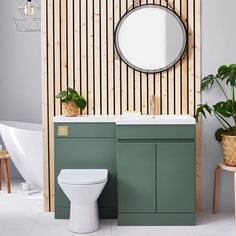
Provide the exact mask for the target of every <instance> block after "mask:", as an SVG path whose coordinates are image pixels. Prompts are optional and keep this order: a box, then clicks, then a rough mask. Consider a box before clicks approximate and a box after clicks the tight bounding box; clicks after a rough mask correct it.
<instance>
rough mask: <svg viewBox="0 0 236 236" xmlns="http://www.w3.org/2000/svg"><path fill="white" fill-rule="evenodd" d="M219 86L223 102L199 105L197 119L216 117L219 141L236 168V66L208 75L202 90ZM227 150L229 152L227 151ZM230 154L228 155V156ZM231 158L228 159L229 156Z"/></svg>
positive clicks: (227, 66)
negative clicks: (208, 116) (219, 125)
mask: <svg viewBox="0 0 236 236" xmlns="http://www.w3.org/2000/svg"><path fill="white" fill-rule="evenodd" d="M215 85H216V86H218V87H219V89H220V90H221V91H222V93H223V95H224V100H223V101H217V103H216V104H214V105H209V104H207V103H205V104H200V105H198V109H197V113H196V119H197V120H198V119H199V117H200V115H203V116H204V117H205V118H207V116H206V114H210V115H214V116H215V117H216V119H217V120H218V122H219V123H220V124H221V128H219V129H217V130H216V132H215V138H216V140H217V141H219V142H222V146H223V150H224V155H225V158H229V159H230V161H227V160H226V159H225V163H226V164H227V165H232V166H236V101H235V99H236V98H235V92H236V91H235V89H236V64H232V65H223V66H221V67H220V68H219V69H218V72H217V74H216V75H212V74H211V75H208V76H206V77H204V78H203V79H202V82H201V90H202V91H203V92H204V91H206V90H208V89H211V88H212V87H213V86H215ZM226 149H227V150H226ZM227 153H228V154H227ZM229 154H230V157H229V156H228V157H226V155H229Z"/></svg>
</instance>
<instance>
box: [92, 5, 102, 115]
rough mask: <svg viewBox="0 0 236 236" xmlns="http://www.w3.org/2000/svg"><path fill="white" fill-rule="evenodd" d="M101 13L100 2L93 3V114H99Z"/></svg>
mask: <svg viewBox="0 0 236 236" xmlns="http://www.w3.org/2000/svg"><path fill="white" fill-rule="evenodd" d="M100 20H101V12H100V2H99V1H94V36H93V37H94V64H95V67H94V83H95V84H94V87H95V94H94V96H95V104H94V105H95V114H96V115H99V114H101V105H100V100H101V99H100V98H101V94H100V91H101V83H100V81H101V77H100V75H101V61H100V58H101V55H100V54H101V51H100V50H101V47H100V43H101V40H100V36H101V30H100V29H101V22H100Z"/></svg>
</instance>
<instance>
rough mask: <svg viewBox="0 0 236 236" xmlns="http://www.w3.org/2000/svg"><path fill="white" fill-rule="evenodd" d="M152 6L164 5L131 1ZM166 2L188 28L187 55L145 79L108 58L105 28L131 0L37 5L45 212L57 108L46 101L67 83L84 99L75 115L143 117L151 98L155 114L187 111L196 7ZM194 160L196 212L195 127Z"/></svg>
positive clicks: (196, 90) (51, 0) (49, 0)
mask: <svg viewBox="0 0 236 236" xmlns="http://www.w3.org/2000/svg"><path fill="white" fill-rule="evenodd" d="M160 2H161V4H162V5H164V6H167V5H166V1H164V0H140V1H138V4H146V3H148V4H152V3H155V4H160ZM168 2H169V3H170V4H171V5H174V7H175V11H176V12H177V13H178V14H180V13H181V12H182V15H181V17H182V19H183V20H185V23H186V25H188V34H189V35H188V37H189V45H188V54H186V55H185V57H184V58H183V59H182V61H181V62H179V63H177V64H176V65H175V67H173V68H171V69H169V70H168V71H166V72H163V73H156V74H155V75H153V74H149V75H147V74H145V73H140V72H138V71H134V70H133V69H131V68H129V67H127V65H126V64H124V63H123V62H121V60H120V58H119V57H117V56H116V57H114V54H115V52H114V45H113V41H114V38H113V37H114V35H113V31H114V29H115V27H116V25H117V23H118V21H119V20H120V17H121V16H122V15H123V14H125V13H126V12H127V9H128V8H129V7H130V6H132V4H133V3H134V0H122V1H120V0H114V1H110V0H99V1H95V0H81V1H77V0H42V87H43V94H44V95H45V96H43V101H42V103H43V124H44V128H43V136H44V182H45V183H46V182H47V180H48V179H50V184H48V182H47V183H46V184H45V186H44V188H45V191H44V194H45V210H53V205H54V181H53V179H54V163H53V162H54V161H53V152H54V151H53V125H52V117H53V116H54V114H57V115H60V114H61V113H62V111H61V103H60V102H59V100H55V99H54V97H55V94H57V93H58V92H59V91H60V90H61V89H66V87H67V85H69V86H71V87H73V86H74V87H75V88H76V89H77V90H78V91H79V92H80V93H81V94H82V95H83V96H84V97H85V98H86V99H88V110H87V109H85V110H84V111H83V114H94V113H95V114H108V113H109V114H113V113H115V114H120V113H124V112H125V111H126V110H136V111H139V110H140V111H142V114H150V112H151V107H150V97H151V95H153V94H155V95H156V96H157V100H158V103H159V107H158V113H159V114H160V113H161V112H162V113H163V114H167V113H169V114H180V113H183V114H187V113H189V114H191V115H193V114H194V111H195V108H196V105H197V104H198V103H200V98H201V97H200V77H201V67H200V46H201V44H200V3H199V1H196V0H168ZM194 4H195V5H194ZM53 6H54V8H53ZM47 17H48V19H47ZM194 30H195V34H194V32H193V31H194ZM194 43H195V45H194ZM47 45H48V46H47ZM167 80H168V83H167ZM87 96H88V97H87ZM161 108H162V109H161ZM196 155H197V160H196V163H197V169H196V177H197V207H198V209H199V208H200V200H198V199H200V126H199V125H198V126H197V150H196Z"/></svg>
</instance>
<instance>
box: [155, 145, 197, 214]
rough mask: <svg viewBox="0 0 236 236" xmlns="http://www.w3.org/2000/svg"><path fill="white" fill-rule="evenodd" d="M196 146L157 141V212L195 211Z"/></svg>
mask: <svg viewBox="0 0 236 236" xmlns="http://www.w3.org/2000/svg"><path fill="white" fill-rule="evenodd" d="M194 150H195V145H194V143H193V142H181V141H176V142H174V141H173V142H171V141H164V142H159V143H157V146H156V158H157V212H160V213H161V212H165V213H168V212H169V213H193V212H195V151H194Z"/></svg>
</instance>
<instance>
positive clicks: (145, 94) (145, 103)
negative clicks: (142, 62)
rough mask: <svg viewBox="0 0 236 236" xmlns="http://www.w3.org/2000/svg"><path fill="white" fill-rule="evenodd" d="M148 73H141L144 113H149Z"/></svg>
mask: <svg viewBox="0 0 236 236" xmlns="http://www.w3.org/2000/svg"><path fill="white" fill-rule="evenodd" d="M146 3H147V1H145V0H143V1H141V5H145V4H146ZM147 77H148V75H147V74H146V73H141V99H142V100H141V112H142V114H143V115H146V114H148V102H149V101H148V86H147Z"/></svg>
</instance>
